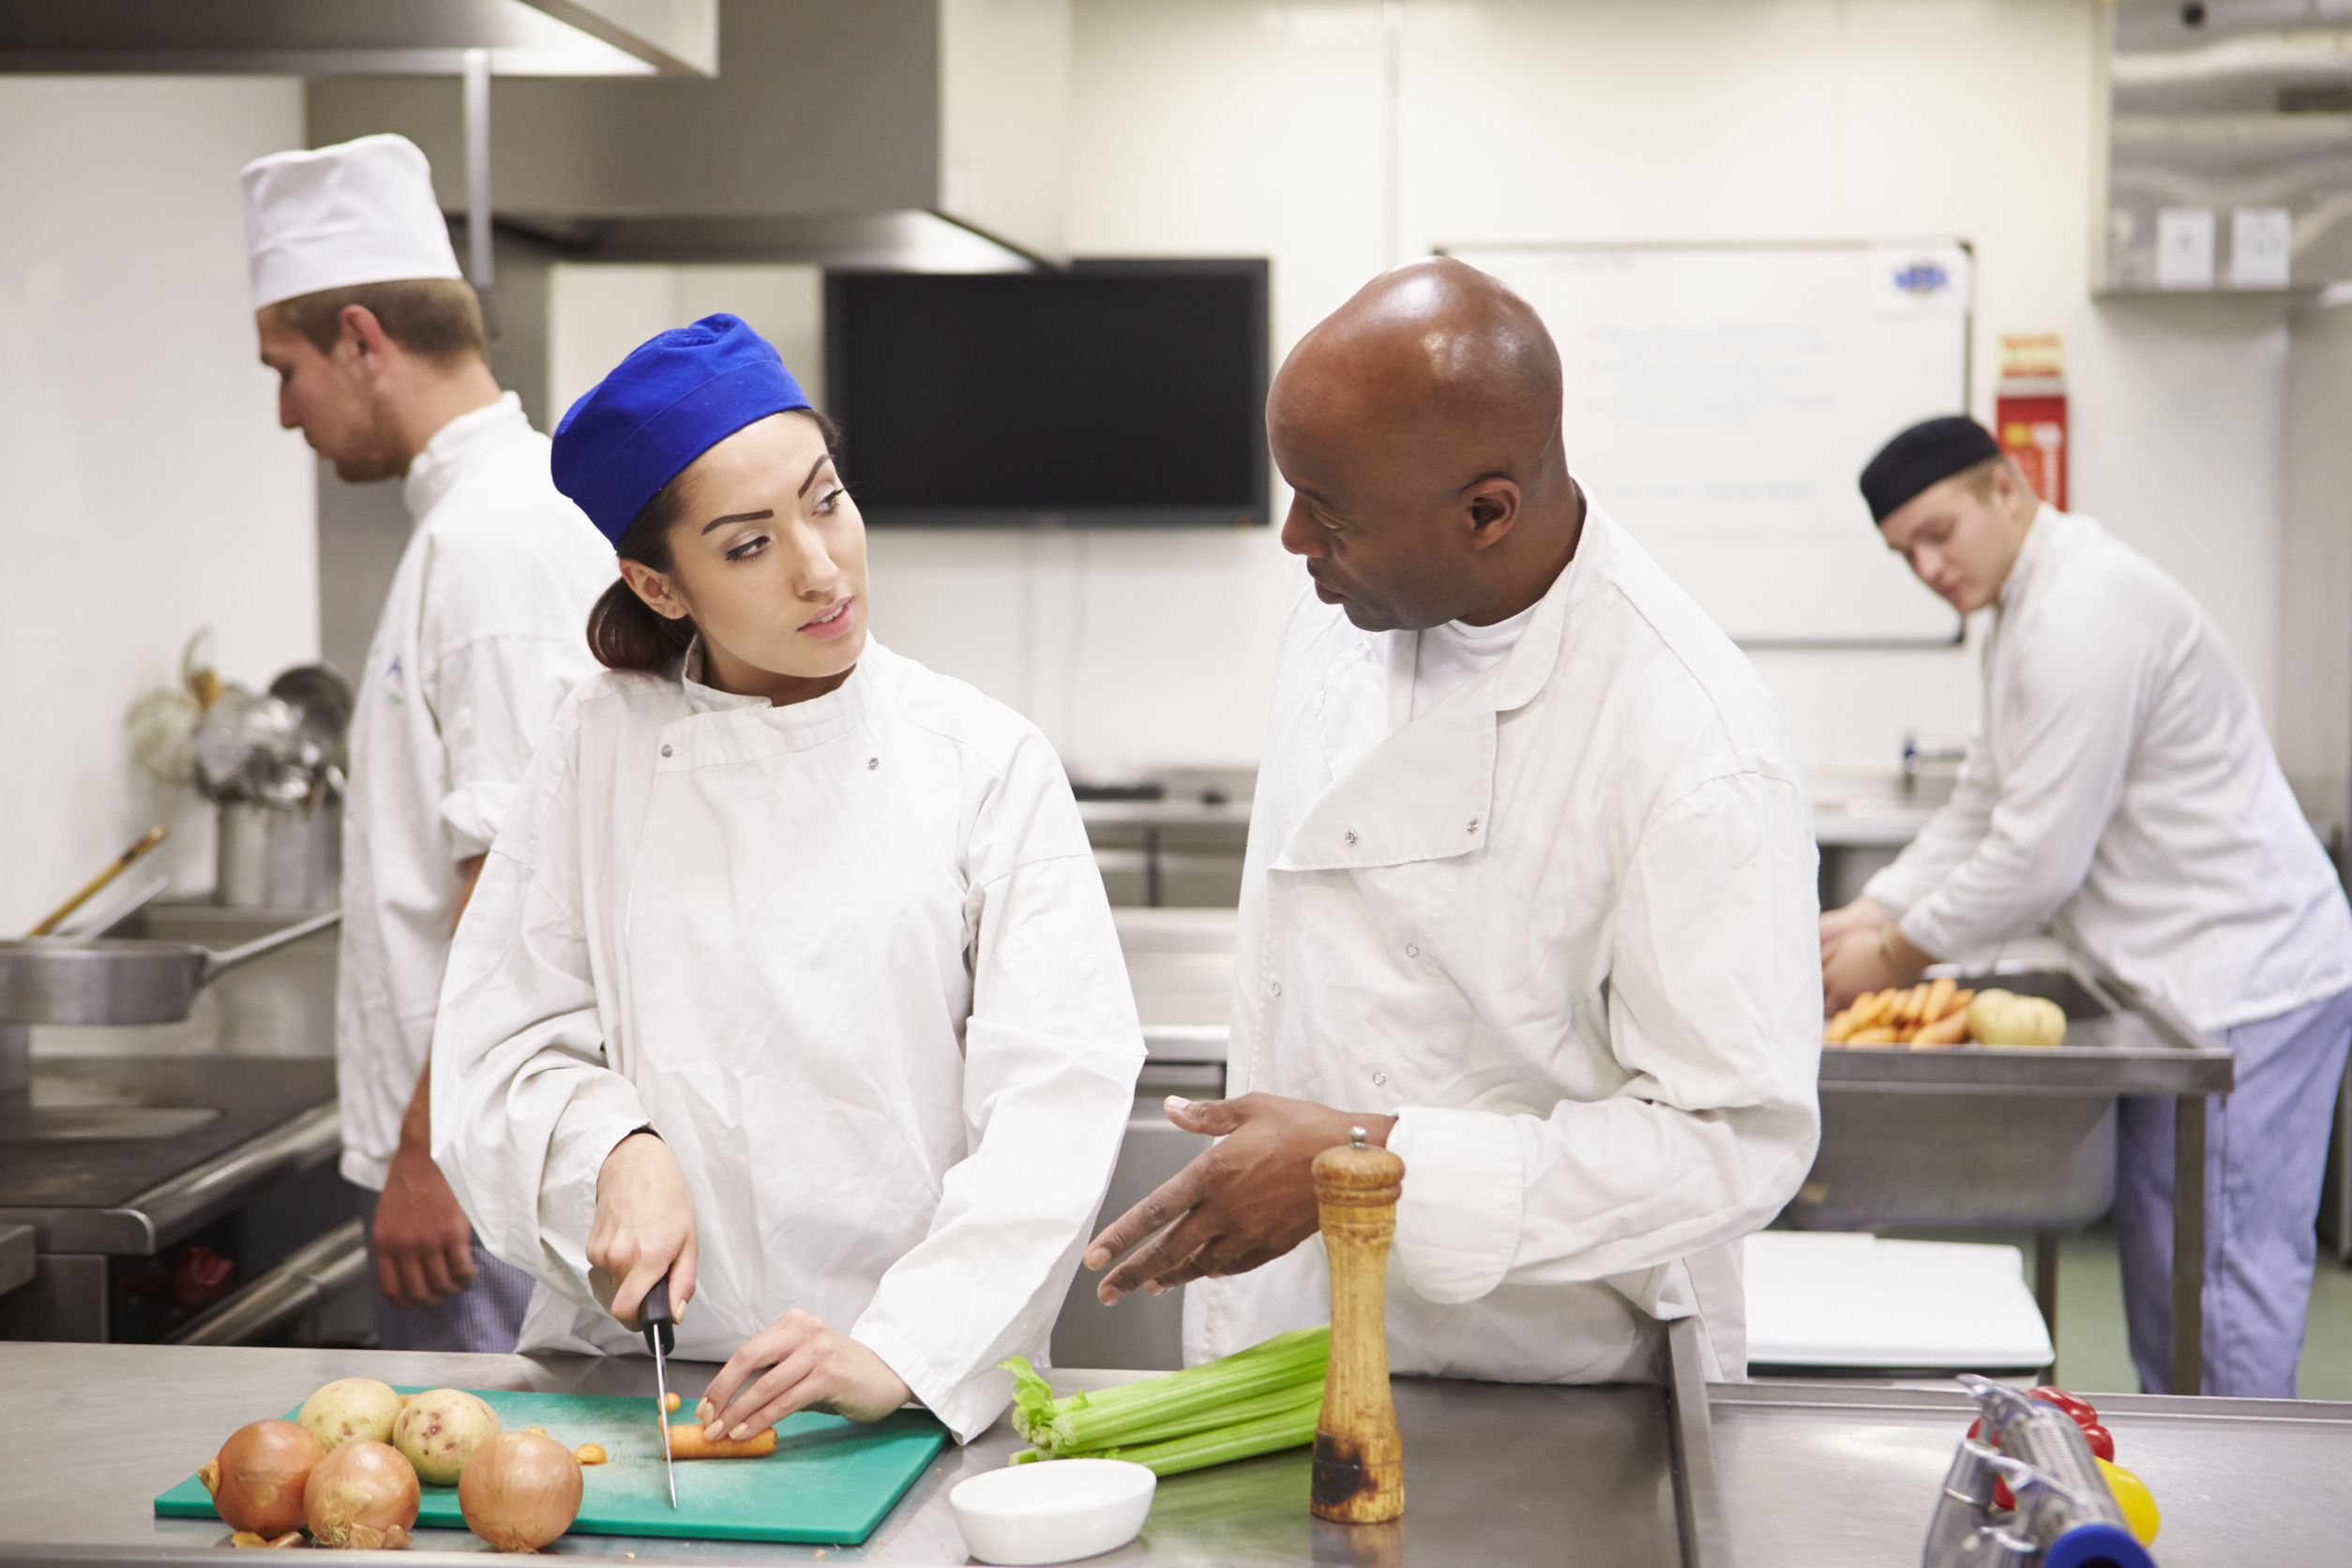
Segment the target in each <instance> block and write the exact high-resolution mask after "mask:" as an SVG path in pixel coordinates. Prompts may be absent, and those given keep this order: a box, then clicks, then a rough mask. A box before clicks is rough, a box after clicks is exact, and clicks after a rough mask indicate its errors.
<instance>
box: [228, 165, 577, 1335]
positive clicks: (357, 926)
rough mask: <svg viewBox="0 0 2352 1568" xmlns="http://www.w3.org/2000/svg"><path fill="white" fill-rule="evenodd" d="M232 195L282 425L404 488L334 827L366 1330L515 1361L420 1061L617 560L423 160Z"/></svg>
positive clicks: (509, 1292)
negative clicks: (442, 1149) (505, 831)
mask: <svg viewBox="0 0 2352 1568" xmlns="http://www.w3.org/2000/svg"><path fill="white" fill-rule="evenodd" d="M243 180H244V189H245V233H246V240H247V245H248V249H249V256H250V261H251V271H252V279H253V309H254V324H255V326H256V328H257V329H258V331H259V332H260V335H261V353H262V362H263V363H264V364H265V365H267V366H268V367H269V368H270V369H273V370H275V371H276V372H277V373H278V380H279V393H278V417H279V423H280V424H281V425H283V426H285V427H286V428H287V429H289V430H293V429H296V428H299V429H300V430H301V431H302V433H303V437H304V439H305V440H307V441H308V442H309V444H310V445H311V446H312V447H313V448H314V449H316V450H317V452H318V453H319V455H320V456H321V457H324V458H325V459H326V460H329V461H330V462H332V463H333V464H334V465H335V472H336V473H337V474H338V475H340V476H341V477H343V478H344V479H347V480H351V481H354V482H359V483H364V482H367V481H369V480H376V479H392V478H397V479H399V480H400V497H401V499H402V500H403V501H404V502H406V503H407V505H408V512H409V516H410V518H411V519H412V520H413V521H414V523H415V529H414V532H412V533H411V534H410V535H409V542H408V548H407V550H406V551H405V552H404V553H403V554H402V555H401V557H400V568H399V570H398V571H397V572H396V573H395V574H394V577H393V579H392V590H391V594H390V596H389V597H387V598H386V599H385V601H384V617H383V619H382V621H381V622H380V623H378V625H377V627H376V634H375V641H374V642H373V644H372V645H371V646H370V647H369V651H368V664H367V668H366V669H365V670H364V671H361V673H360V680H359V696H358V702H357V706H356V708H355V710H354V713H353V716H352V731H351V788H350V793H349V795H348V797H347V799H346V800H345V802H344V817H343V896H342V902H343V934H342V951H341V955H340V968H339V972H338V976H337V981H336V1003H335V1050H336V1083H337V1091H338V1093H339V1095H340V1097H341V1101H342V1122H343V1160H342V1169H343V1174H344V1176H345V1177H347V1178H348V1179H349V1180H351V1181H352V1182H354V1183H355V1184H357V1185H358V1186H359V1187H360V1189H361V1199H360V1208H361V1215H362V1218H363V1219H364V1220H365V1221H366V1222H367V1225H368V1230H369V1244H370V1248H371V1251H372V1253H373V1256H374V1261H375V1275H376V1286H377V1290H378V1299H377V1303H376V1326H377V1332H378V1334H379V1336H380V1337H381V1339H382V1341H383V1343H384V1348H385V1349H406V1350H511V1349H514V1346H515V1335H516V1333H517V1331H518V1329H519V1328H520V1325H521V1321H522V1313H523V1309H524V1307H525V1306H526V1305H527V1304H529V1300H530V1291H531V1283H532V1282H531V1278H530V1276H529V1275H528V1274H523V1273H522V1272H521V1271H520V1270H518V1269H513V1268H509V1267H508V1266H507V1265H506V1264H504V1263H501V1262H499V1261H498V1260H497V1259H494V1258H492V1257H491V1256H490V1254H489V1253H488V1252H486V1251H484V1250H483V1249H482V1248H481V1246H480V1245H479V1244H477V1243H475V1240H474V1238H473V1232H472V1230H471V1229H470V1228H469V1227H468V1225H467V1223H466V1218H465V1214H464V1211H463V1210H461V1209H460V1208H459V1207H458V1201H457V1199H456V1198H455V1197H454V1196H453V1195H452V1194H451V1193H450V1191H449V1184H448V1183H447V1182H446V1181H445V1180H443V1178H442V1175H441V1172H440V1171H439V1170H438V1169H437V1168H435V1167H434V1165H433V1162H432V1157H431V1154H430V1138H429V1131H430V1108H429V1106H428V1103H427V1096H428V1085H429V1081H430V1078H429V1075H428V1074H427V1073H426V1071H425V1067H426V1061H427V1054H428V1051H429V1049H430V1036H431V1030H432V1020H433V1012H434V1008H435V1005H436V1004H437V1003H438V1001H439V997H440V991H441V971H442V964H443V960H444V959H445V957H446V956H447V954H448V948H449V935H450V932H451V930H452V929H453V928H454V927H455V926H456V924H457V919H458V915H459V913H460V911H462V910H463V909H464V907H465V900H466V897H467V895H468V894H469V893H470V892H471V890H472V888H473V885H474V879H475V876H476V875H477V874H478V873H479V871H480V869H481V866H482V855H483V853H484V852H485V851H487V850H488V849H489V848H490V840H491V838H492V837H495V836H496V835H497V832H498V827H499V823H500V821H501V820H502V819H503V817H504V816H505V810H506V805H507V802H508V800H509V799H510V798H511V797H512V795H513V794H514V791H515V786H516V784H517V783H518V782H519V781H520V779H521V777H522V772H523V767H524V765H525V764H526V763H528V762H529V761H530V760H531V752H532V749H533V747H534V746H536V745H537V743H538V741H539V739H540V737H541V736H542V735H544V734H545V733H546V732H547V729H548V725H549V722H550V720H551V719H552V718H553V717H554V715H555V709H556V707H557V705H558V704H559V703H561V702H562V701H563V700H564V697H565V693H566V692H568V691H569V690H570V689H571V687H572V686H574V685H576V684H577V683H578V682H580V681H581V680H584V679H586V678H587V677H588V676H589V675H591V674H593V673H594V672H595V671H596V664H595V661H594V660H593V659H591V658H590V657H589V654H588V642H587V635H586V627H587V619H588V607H589V606H590V605H591V604H593V603H594V602H595V601H596V596H597V595H598V594H600V593H602V592H603V591H604V590H605V588H606V587H607V586H608V585H609V584H610V583H611V581H612V580H613V573H614V569H615V568H614V565H613V560H612V549H611V546H610V545H608V544H606V543H605V541H604V538H603V536H602V535H599V534H598V533H597V532H596V528H595V527H594V526H593V525H592V524H591V523H590V522H589V521H588V520H587V519H586V518H585V517H583V516H582V515H581V514H580V509H579V508H578V507H576V506H574V505H572V504H571V503H570V502H569V501H567V500H565V498H564V497H563V496H561V495H559V494H557V493H556V490H555V485H554V482H553V480H552V479H550V477H549V473H548V441H547V438H546V437H545V436H543V435H540V434H539V433H538V432H537V431H535V430H533V429H532V428H531V426H530V424H529V422H528V421H527V420H526V419H525V418H524V417H523V413H522V405H521V403H520V401H518V400H517V399H516V397H515V395H514V394H513V393H511V392H501V391H500V390H499V387H498V383H497V382H496V380H494V379H493V378H492V377H491V375H490V362H489V355H488V352H487V349H486V346H485V344H484V341H483V335H482V312H481V306H480V303H479V301H477V300H476V299H475V294H474V290H473V287H472V286H471V285H470V284H468V283H467V282H466V281H465V279H463V278H461V277H460V275H459V272H458V261H457V256H456V254H455V252H453V251H452V250H451V249H450V248H449V231H448V228H447V226H446V225H445V223H444V222H443V221H442V217H441V208H440V206H439V204H437V203H436V202H435V201H434V199H433V190H432V176H431V171H430V169H429V168H428V167H427V165H426V162H425V155H424V154H422V153H420V152H418V151H417V150H416V148H415V146H414V145H412V144H411V143H409V142H407V141H406V140H405V139H403V138H401V137H398V136H365V137H361V138H360V139H359V140H358V141H355V142H347V143H343V144H342V145H340V146H333V147H321V148H319V149H317V150H315V151H311V152H288V153H278V154H275V155H273V156H271V157H269V158H261V159H259V160H257V161H256V162H253V163H251V164H249V165H247V167H246V169H245V172H244V175H243ZM469 1287H470V1288H469Z"/></svg>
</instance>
